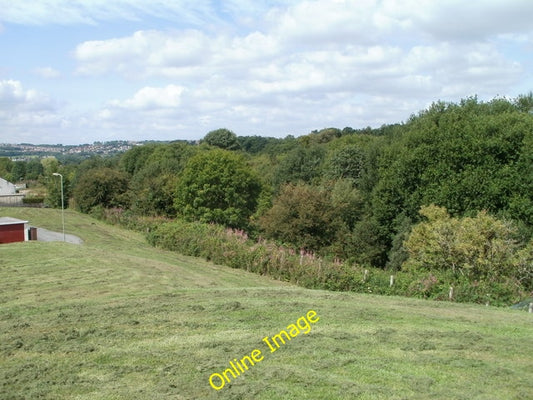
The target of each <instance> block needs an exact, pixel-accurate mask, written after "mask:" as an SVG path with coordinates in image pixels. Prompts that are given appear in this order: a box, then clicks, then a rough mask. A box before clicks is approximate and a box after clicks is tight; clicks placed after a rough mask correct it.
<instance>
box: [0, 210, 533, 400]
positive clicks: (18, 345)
mask: <svg viewBox="0 0 533 400" xmlns="http://www.w3.org/2000/svg"><path fill="white" fill-rule="evenodd" d="M0 214H1V216H11V217H15V218H21V219H25V220H29V221H30V224H32V225H33V226H39V227H43V228H47V229H51V230H56V231H61V214H60V211H58V210H49V209H31V208H30V209H25V208H16V209H15V208H0ZM65 217H66V219H65V220H66V224H67V233H71V234H75V235H77V236H80V237H81V238H82V239H83V240H84V244H83V245H73V244H68V243H62V242H51V243H45V242H26V243H14V244H7V245H0V304H1V306H0V366H1V367H0V398H1V399H6V400H10V399H13V400H14V399H530V398H533V354H532V351H531V350H530V349H533V315H532V314H528V313H525V312H522V311H515V310H510V309H497V308H492V307H484V306H477V305H470V304H455V303H448V302H433V301H423V300H416V299H409V298H399V297H382V296H374V295H362V294H353V293H338V292H335V293H333V292H327V291H316V290H306V289H302V288H298V287H295V286H291V285H288V284H285V283H281V282H277V281H274V280H272V279H269V278H266V277H261V276H258V275H254V274H251V273H247V272H245V271H242V270H236V269H230V268H226V267H223V266H217V265H213V264H210V263H207V262H204V261H202V260H199V259H195V258H190V257H184V256H180V255H178V254H176V253H172V252H168V251H164V250H160V249H156V248H153V247H151V246H150V245H148V244H147V243H146V242H145V240H144V238H143V237H142V235H141V234H138V233H135V232H131V231H127V230H124V229H120V228H118V227H114V226H109V225H106V224H103V223H101V222H99V221H96V220H94V219H92V218H90V217H88V216H85V215H82V214H79V213H76V212H73V211H70V210H69V211H67V212H66V215H65ZM309 310H315V311H316V312H317V315H318V317H319V318H320V319H319V320H318V321H317V322H316V323H315V324H312V326H311V330H310V332H309V333H308V334H303V333H300V334H299V335H298V336H296V337H293V338H292V340H290V341H286V343H285V344H284V345H282V346H281V347H280V348H279V349H278V350H276V351H275V352H274V353H270V352H269V350H268V347H267V346H266V345H265V343H264V342H262V339H263V338H264V337H265V336H269V337H272V336H273V335H275V334H277V333H279V332H280V330H283V329H286V328H287V326H288V325H289V324H292V323H295V321H296V320H297V319H298V318H300V317H301V316H303V315H305V313H306V312H307V311H309ZM254 349H260V350H261V351H262V354H263V356H264V359H263V360H262V361H261V362H258V363H256V365H254V366H253V367H251V368H250V369H249V370H247V371H245V372H244V373H242V374H241V375H240V376H237V377H236V378H235V379H233V377H231V378H232V379H231V382H230V383H226V384H225V386H224V387H223V388H222V389H221V390H219V391H216V390H214V389H213V388H212V387H211V386H210V385H209V377H210V375H211V374H213V373H221V372H222V371H223V370H225V369H226V368H229V367H230V365H229V362H230V361H233V360H234V359H240V358H242V357H243V356H244V355H247V354H248V355H249V354H250V352H251V351H252V350H254Z"/></svg>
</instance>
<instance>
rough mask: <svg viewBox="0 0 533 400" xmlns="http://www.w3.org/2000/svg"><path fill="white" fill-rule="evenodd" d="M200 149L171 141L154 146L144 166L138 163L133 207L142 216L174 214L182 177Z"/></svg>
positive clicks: (132, 184) (131, 195)
mask: <svg viewBox="0 0 533 400" xmlns="http://www.w3.org/2000/svg"><path fill="white" fill-rule="evenodd" d="M195 153H196V148H194V147H192V146H189V145H186V144H184V143H171V144H168V145H165V146H159V147H157V148H156V149H154V150H153V151H152V152H151V154H150V155H149V156H148V158H147V159H146V160H145V163H144V165H142V166H140V165H138V166H137V170H136V172H135V174H134V175H133V178H132V181H131V191H130V197H131V199H132V205H131V207H132V209H133V211H134V212H135V213H137V214H140V215H164V216H174V215H176V210H175V209H174V197H175V191H176V186H177V184H178V176H179V174H180V173H181V172H182V171H183V168H184V167H185V165H186V163H187V160H188V159H189V158H190V157H191V156H192V155H193V154H195Z"/></svg>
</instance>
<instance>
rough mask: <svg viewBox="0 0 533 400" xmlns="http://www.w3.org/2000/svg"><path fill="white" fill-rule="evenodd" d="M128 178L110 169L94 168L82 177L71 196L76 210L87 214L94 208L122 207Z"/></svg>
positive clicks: (124, 201)
mask: <svg viewBox="0 0 533 400" xmlns="http://www.w3.org/2000/svg"><path fill="white" fill-rule="evenodd" d="M127 189H128V176H127V175H126V174H124V173H123V172H120V171H117V170H115V169H111V168H106V167H104V168H95V169H91V170H88V171H87V172H86V173H85V174H84V175H82V176H81V177H80V178H79V180H78V182H77V185H76V187H75V189H74V192H73V196H74V200H75V202H76V206H77V207H78V209H79V210H80V211H82V212H84V213H89V212H91V210H92V209H93V208H95V207H97V206H98V207H104V208H107V207H124V206H126V205H127V203H128V202H127V199H126V198H125V196H124V194H125V193H126V191H127Z"/></svg>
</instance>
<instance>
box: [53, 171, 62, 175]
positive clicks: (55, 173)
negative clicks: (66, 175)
mask: <svg viewBox="0 0 533 400" xmlns="http://www.w3.org/2000/svg"><path fill="white" fill-rule="evenodd" d="M52 175H54V176H61V174H58V173H57V172H54V173H53V174H52Z"/></svg>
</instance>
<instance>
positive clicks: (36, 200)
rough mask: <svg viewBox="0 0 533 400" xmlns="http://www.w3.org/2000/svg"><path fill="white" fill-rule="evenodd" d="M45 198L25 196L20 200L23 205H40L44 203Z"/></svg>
mask: <svg viewBox="0 0 533 400" xmlns="http://www.w3.org/2000/svg"><path fill="white" fill-rule="evenodd" d="M44 200H45V198H44V197H37V196H25V197H24V198H23V199H22V203H23V204H42V203H44Z"/></svg>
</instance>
